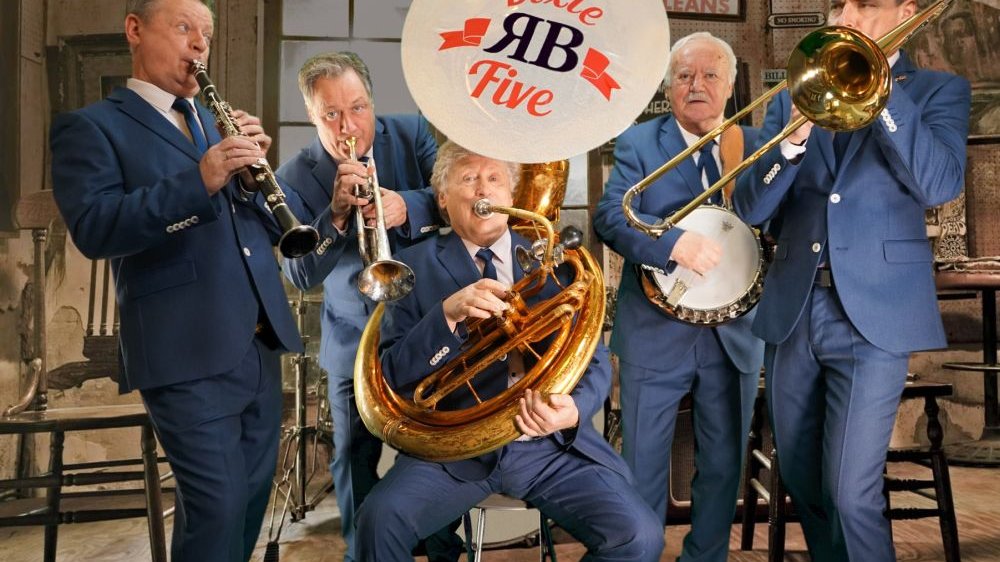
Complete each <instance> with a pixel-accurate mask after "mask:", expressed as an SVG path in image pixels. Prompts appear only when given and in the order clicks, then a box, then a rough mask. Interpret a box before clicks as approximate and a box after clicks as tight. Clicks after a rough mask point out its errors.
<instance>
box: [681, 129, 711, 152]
mask: <svg viewBox="0 0 1000 562" xmlns="http://www.w3.org/2000/svg"><path fill="white" fill-rule="evenodd" d="M677 130H679V131H680V132H681V138H683V139H684V144H685V145H686V146H691V145H692V144H694V143H696V142H698V140H699V139H701V137H699V136H698V135H696V134H694V133H692V132H690V131H688V130H687V129H685V128H684V127H681V124H680V123H677ZM712 142H713V143H714V144H713V145H712V151H713V152H712V153H713V154H714V153H715V145H716V144H718V143H717V142H715V141H714V140H713V141H712Z"/></svg>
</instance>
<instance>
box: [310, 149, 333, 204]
mask: <svg viewBox="0 0 1000 562" xmlns="http://www.w3.org/2000/svg"><path fill="white" fill-rule="evenodd" d="M309 158H310V159H311V160H312V161H313V167H312V176H313V179H315V180H316V184H317V185H319V187H320V189H321V190H322V192H321V193H322V194H323V195H324V196H325V197H324V198H323V200H321V201H309V204H310V205H311V206H312V207H313V208H314V209H322V208H324V207H325V206H326V205H329V204H330V200H331V198H332V197H333V180H334V179H336V177H337V163H336V162H335V161H334V159H333V158H332V157H331V156H330V155H329V154H327V152H326V149H325V148H323V143H322V142H321V141H320V140H319V137H316V138H315V139H313V142H312V144H311V145H310V146H309ZM302 191H303V192H305V191H306V190H302ZM308 193H309V194H310V195H311V194H313V193H315V191H313V190H308Z"/></svg>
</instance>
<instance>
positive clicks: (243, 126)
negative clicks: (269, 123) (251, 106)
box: [232, 109, 271, 155]
mask: <svg viewBox="0 0 1000 562" xmlns="http://www.w3.org/2000/svg"><path fill="white" fill-rule="evenodd" d="M232 117H233V121H235V122H236V125H237V126H238V127H239V128H240V132H242V133H243V134H244V135H246V136H247V138H249V139H250V140H252V141H253V142H255V143H257V146H259V147H260V151H261V152H263V153H264V154H265V155H266V154H267V151H268V150H270V149H271V137H269V136H267V134H266V133H264V127H263V126H261V124H260V119H258V118H257V117H254V116H253V115H250V114H249V113H247V112H246V111H243V110H242V109H234V110H233V112H232Z"/></svg>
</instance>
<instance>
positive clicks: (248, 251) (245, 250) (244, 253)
mask: <svg viewBox="0 0 1000 562" xmlns="http://www.w3.org/2000/svg"><path fill="white" fill-rule="evenodd" d="M250 253H251V252H250V248H246V247H244V248H243V255H244V256H246V257H248V258H249V257H250Z"/></svg>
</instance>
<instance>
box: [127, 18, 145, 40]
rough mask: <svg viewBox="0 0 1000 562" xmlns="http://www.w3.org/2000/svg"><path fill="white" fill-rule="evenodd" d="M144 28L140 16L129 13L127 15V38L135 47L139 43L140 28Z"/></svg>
mask: <svg viewBox="0 0 1000 562" xmlns="http://www.w3.org/2000/svg"><path fill="white" fill-rule="evenodd" d="M141 29H142V20H141V19H139V16H137V15H135V14H128V15H127V16H125V39H127V40H128V44H129V45H130V46H132V47H135V46H136V45H138V44H139V36H140V30H141Z"/></svg>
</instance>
